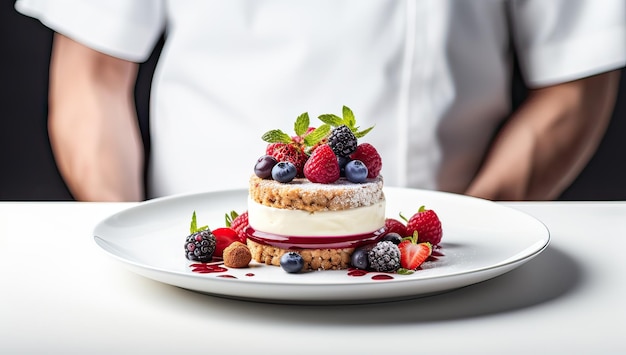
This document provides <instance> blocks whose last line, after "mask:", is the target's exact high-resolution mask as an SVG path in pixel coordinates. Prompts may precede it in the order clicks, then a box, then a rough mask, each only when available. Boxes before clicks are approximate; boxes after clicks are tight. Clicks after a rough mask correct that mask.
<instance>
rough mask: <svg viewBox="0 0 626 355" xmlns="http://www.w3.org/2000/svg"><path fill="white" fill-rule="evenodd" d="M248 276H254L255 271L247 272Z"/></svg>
mask: <svg viewBox="0 0 626 355" xmlns="http://www.w3.org/2000/svg"><path fill="white" fill-rule="evenodd" d="M246 276H248V277H252V276H254V274H253V273H251V272H249V273H247V274H246Z"/></svg>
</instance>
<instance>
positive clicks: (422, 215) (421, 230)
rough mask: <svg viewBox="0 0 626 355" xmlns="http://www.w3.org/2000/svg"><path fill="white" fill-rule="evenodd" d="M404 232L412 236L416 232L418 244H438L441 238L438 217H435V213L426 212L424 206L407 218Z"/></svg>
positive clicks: (441, 233) (431, 211)
mask: <svg viewBox="0 0 626 355" xmlns="http://www.w3.org/2000/svg"><path fill="white" fill-rule="evenodd" d="M406 232H407V234H408V235H413V234H414V233H415V232H417V233H418V235H419V241H420V242H429V243H430V244H432V245H437V244H439V243H440V242H441V237H442V236H443V232H442V229H441V221H440V220H439V216H437V214H436V213H435V211H433V210H428V209H426V208H425V207H424V206H421V207H420V208H419V210H418V211H417V212H416V213H415V214H414V215H413V216H411V218H409V220H408V221H407V224H406Z"/></svg>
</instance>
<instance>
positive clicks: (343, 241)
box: [246, 176, 385, 269]
mask: <svg viewBox="0 0 626 355" xmlns="http://www.w3.org/2000/svg"><path fill="white" fill-rule="evenodd" d="M248 223H249V226H248V228H247V229H246V233H247V237H248V247H250V249H251V251H252V255H253V259H255V260H256V261H259V262H264V263H267V264H272V265H279V262H280V257H281V256H282V254H284V253H285V252H286V251H287V250H298V251H299V252H300V253H301V254H302V255H303V257H304V259H305V268H307V256H308V255H309V254H310V255H311V258H314V255H315V256H317V257H318V259H319V260H316V261H314V260H309V262H308V268H310V269H318V268H321V269H327V268H331V269H339V268H346V267H348V266H349V261H350V255H351V253H352V250H353V249H354V248H356V247H358V246H361V245H363V244H366V243H371V242H373V241H376V240H378V239H379V238H380V237H381V236H382V234H383V231H384V226H385V195H384V193H383V179H382V176H378V177H376V178H374V179H368V180H366V181H365V182H363V183H359V184H355V183H352V182H350V181H348V180H347V179H345V178H340V179H339V180H337V181H336V182H334V183H332V184H320V183H313V182H311V181H309V180H307V179H304V178H299V179H294V180H292V181H291V182H289V183H279V182H277V181H274V180H267V179H261V178H259V177H257V176H252V177H251V178H250V193H249V198H248Z"/></svg>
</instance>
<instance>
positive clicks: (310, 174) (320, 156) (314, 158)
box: [304, 144, 339, 184]
mask: <svg viewBox="0 0 626 355" xmlns="http://www.w3.org/2000/svg"><path fill="white" fill-rule="evenodd" d="M304 176H305V177H306V178H307V179H309V180H310V181H311V182H317V183H321V184H331V183H333V182H335V181H337V180H338V179H339V163H338V162H337V156H336V155H335V153H334V152H333V150H332V149H331V148H330V146H329V145H328V144H324V145H322V146H320V147H319V148H317V149H315V151H314V152H313V154H311V157H310V158H309V160H307V162H306V164H304Z"/></svg>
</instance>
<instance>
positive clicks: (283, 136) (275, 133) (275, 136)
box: [261, 129, 291, 143]
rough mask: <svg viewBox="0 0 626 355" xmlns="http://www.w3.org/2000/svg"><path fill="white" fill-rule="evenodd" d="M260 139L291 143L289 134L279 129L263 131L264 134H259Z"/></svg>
mask: <svg viewBox="0 0 626 355" xmlns="http://www.w3.org/2000/svg"><path fill="white" fill-rule="evenodd" d="M261 139H263V140H264V141H265V142H268V143H291V136H289V135H288V134H287V133H285V132H283V131H281V130H280V129H273V130H271V131H267V132H265V134H263V135H262V136H261Z"/></svg>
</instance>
